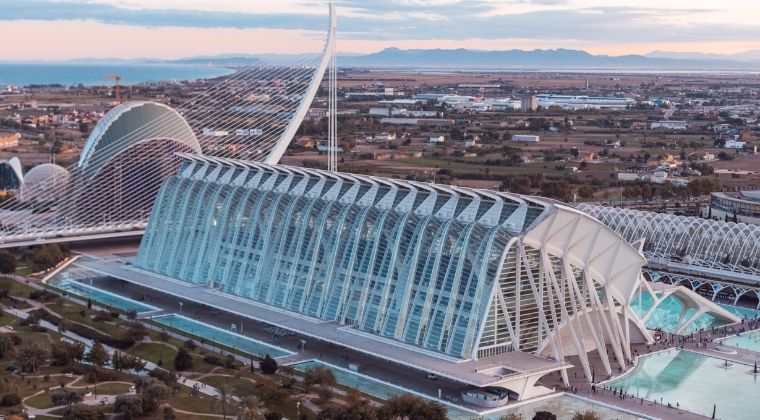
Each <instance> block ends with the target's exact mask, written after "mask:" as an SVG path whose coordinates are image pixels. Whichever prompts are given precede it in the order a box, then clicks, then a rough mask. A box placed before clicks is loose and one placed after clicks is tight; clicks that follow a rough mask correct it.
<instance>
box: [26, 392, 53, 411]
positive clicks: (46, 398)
mask: <svg viewBox="0 0 760 420" xmlns="http://www.w3.org/2000/svg"><path fill="white" fill-rule="evenodd" d="M25 404H26V405H28V406H30V407H34V408H50V407H55V404H53V399H52V398H51V397H50V392H47V393H42V394H39V395H35V396H34V397H32V398H29V399H28V400H26V401H25Z"/></svg>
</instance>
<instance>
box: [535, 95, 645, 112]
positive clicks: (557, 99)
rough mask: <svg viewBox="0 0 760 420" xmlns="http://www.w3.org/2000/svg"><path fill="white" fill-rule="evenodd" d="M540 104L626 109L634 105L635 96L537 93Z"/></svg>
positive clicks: (545, 106) (568, 107)
mask: <svg viewBox="0 0 760 420" xmlns="http://www.w3.org/2000/svg"><path fill="white" fill-rule="evenodd" d="M536 98H537V99H538V106H542V107H544V108H550V107H559V108H562V109H576V110H577V109H626V108H627V107H629V106H631V105H634V104H635V103H636V101H635V100H634V99H633V98H621V97H616V96H577V95H554V94H548V93H544V94H540V95H536Z"/></svg>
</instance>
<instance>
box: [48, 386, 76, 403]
mask: <svg viewBox="0 0 760 420" xmlns="http://www.w3.org/2000/svg"><path fill="white" fill-rule="evenodd" d="M50 399H52V400H53V404H55V405H72V404H76V403H78V402H82V400H83V399H84V397H83V396H82V394H81V393H79V392H77V391H74V390H73V389H66V388H64V389H56V390H55V391H53V392H52V393H51V394H50Z"/></svg>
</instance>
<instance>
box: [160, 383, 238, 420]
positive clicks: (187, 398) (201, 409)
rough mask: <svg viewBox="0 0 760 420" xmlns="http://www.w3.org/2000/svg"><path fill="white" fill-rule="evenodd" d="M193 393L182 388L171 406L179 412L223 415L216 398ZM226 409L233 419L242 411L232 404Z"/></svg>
mask: <svg viewBox="0 0 760 420" xmlns="http://www.w3.org/2000/svg"><path fill="white" fill-rule="evenodd" d="M191 391H192V390H191V389H190V388H187V387H182V388H180V390H179V391H178V392H177V393H175V394H174V395H173V396H172V398H171V401H170V404H171V405H172V407H174V408H176V409H179V410H185V411H191V412H193V413H201V414H203V413H207V414H222V410H221V408H222V407H221V404H219V403H218V402H216V401H214V400H215V399H214V398H211V397H209V396H208V395H203V394H200V393H197V394H195V395H192V396H191V395H190V393H191ZM212 403H213V409H212ZM226 407H227V415H228V416H231V417H232V416H234V415H235V414H237V413H238V412H239V411H240V408H238V407H236V406H235V405H232V404H226Z"/></svg>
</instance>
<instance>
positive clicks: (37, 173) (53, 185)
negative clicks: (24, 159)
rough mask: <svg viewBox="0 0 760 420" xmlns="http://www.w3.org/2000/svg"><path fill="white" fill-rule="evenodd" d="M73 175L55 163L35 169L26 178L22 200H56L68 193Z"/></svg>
mask: <svg viewBox="0 0 760 420" xmlns="http://www.w3.org/2000/svg"><path fill="white" fill-rule="evenodd" d="M70 178H71V174H70V173H69V171H67V170H66V169H65V168H63V167H61V166H58V165H56V164H54V163H43V164H42V165H37V166H35V167H33V168H32V169H31V170H29V172H27V173H26V175H25V176H24V184H23V185H22V187H21V200H22V201H29V200H44V201H47V200H56V199H57V198H59V197H61V196H63V195H64V194H65V193H66V188H67V187H68V185H69V179H70Z"/></svg>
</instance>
